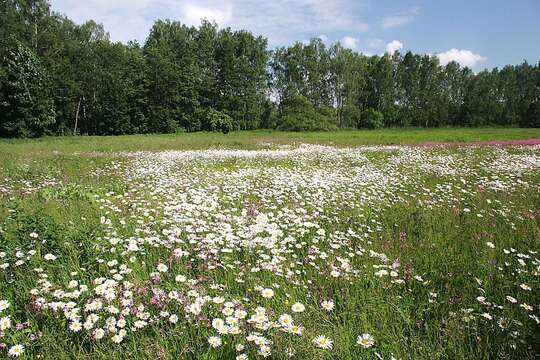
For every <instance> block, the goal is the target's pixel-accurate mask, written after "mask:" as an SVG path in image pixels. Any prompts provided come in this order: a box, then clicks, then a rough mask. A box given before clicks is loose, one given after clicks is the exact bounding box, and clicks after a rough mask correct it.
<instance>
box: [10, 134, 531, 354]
mask: <svg viewBox="0 0 540 360" xmlns="http://www.w3.org/2000/svg"><path fill="white" fill-rule="evenodd" d="M538 137H540V134H538V131H537V130H531V129H474V130H473V129H451V130H448V129H439V130H429V131H420V130H404V131H403V130H400V131H397V130H384V131H380V132H367V131H366V132H338V133H324V134H315V133H314V134H311V133H308V134H303V133H302V134H296V133H295V134H292V133H268V132H259V131H257V132H250V133H234V134H229V135H215V134H181V135H155V136H154V135H152V136H124V137H105V138H99V137H84V138H47V139H40V140H17V141H5V140H4V141H1V142H0V174H1V175H0V300H6V301H7V302H8V303H9V307H7V308H5V304H6V303H3V302H0V327H2V331H3V332H2V333H1V334H0V357H4V356H6V355H7V354H8V351H9V350H10V349H13V346H14V345H16V344H20V345H23V346H24V352H23V353H22V355H21V357H22V358H36V359H37V358H39V359H124V358H134V359H148V358H158V359H236V358H237V357H238V356H239V358H238V359H242V357H241V356H242V354H244V355H246V356H247V357H249V359H255V358H262V357H263V355H265V353H266V352H270V353H271V354H270V355H269V358H272V359H286V358H296V359H373V358H377V357H379V358H383V359H392V358H395V359H535V358H537V357H538V355H539V354H540V347H539V343H538V338H540V325H539V324H538V323H539V322H540V321H539V319H538V316H540V312H539V309H540V292H539V291H538V288H539V286H540V281H539V279H540V277H539V276H540V260H539V258H540V256H539V254H538V251H540V240H539V239H540V227H539V225H540V224H539V219H538V216H539V214H540V195H539V194H540V191H539V190H540V172H539V170H540V149H539V148H538V147H519V146H509V147H485V148H484V147H479V148H409V147H404V148H401V149H395V148H385V147H376V148H369V149H341V148H339V147H327V148H320V147H310V146H308V147H300V148H299V147H297V146H296V145H297V143H298V142H308V143H324V144H335V145H347V146H350V145H358V144H373V143H378V142H380V143H418V142H425V141H444V142H445V141H452V140H455V141H479V140H484V141H485V140H495V139H497V140H503V139H526V138H538ZM269 142H271V143H273V144H296V145H294V146H291V147H287V148H283V147H279V146H276V145H273V146H268V145H267V144H265V143H269ZM217 146H220V147H224V148H229V149H247V150H249V151H226V150H215V151H211V152H208V151H207V152H202V151H201V152H189V151H188V152H184V151H179V152H169V153H160V152H156V153H144V154H136V155H134V154H118V153H117V151H120V150H155V151H158V150H163V149H185V150H190V149H202V148H212V147H217ZM259 148H263V149H265V150H266V151H264V152H259V151H256V149H259ZM94 151H98V152H103V151H105V152H107V153H106V154H97V153H93V152H94ZM263 289H271V290H272V292H273V296H271V297H268V296H266V297H265V295H268V294H267V293H268V291H264V290H263ZM324 301H327V303H326V304H328V302H330V301H331V302H332V304H333V305H334V306H333V308H332V309H324V308H323V307H322V306H321V303H323V302H324ZM295 303H300V304H302V305H303V306H299V305H298V306H296V307H293V304H295ZM302 308H304V309H303V311H298V310H302ZM243 311H245V312H246V314H245V316H244V314H243ZM284 315H286V316H284ZM289 316H290V318H289ZM6 318H9V320H10V322H11V324H9V326H8V323H7V322H6ZM216 319H222V320H223V322H225V325H221V320H216ZM291 319H292V324H293V325H298V327H294V326H289V325H287V320H291ZM79 327H82V328H81V329H79ZM97 329H101V330H97ZM101 331H103V338H101V339H97V338H99V337H100V334H101ZM124 331H125V334H124ZM362 334H369V335H370V336H371V337H372V338H373V340H374V343H373V344H371V343H368V345H369V346H368V345H366V346H362V344H359V343H358V339H357V338H358V336H361V335H362ZM319 336H325V337H327V338H328V339H330V340H331V345H332V346H331V348H328V349H323V348H321V347H319V346H318V345H321V343H320V342H319V343H318V344H317V343H315V342H314V340H315V339H318V340H321V338H319ZM213 337H218V338H219V340H220V342H221V345H219V346H216V347H215V348H214V347H212V346H211V344H209V342H208V340H210V339H212V340H215V341H217V340H216V338H213ZM2 344H4V345H2ZM216 344H217V343H216ZM240 345H242V346H243V349H241V347H240ZM239 349H241V350H239ZM14 350H16V349H14ZM14 350H13V351H14ZM293 354H294V355H293Z"/></svg>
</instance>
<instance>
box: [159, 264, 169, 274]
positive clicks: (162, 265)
mask: <svg viewBox="0 0 540 360" xmlns="http://www.w3.org/2000/svg"><path fill="white" fill-rule="evenodd" d="M157 270H158V271H159V272H162V273H166V272H167V271H168V270H169V268H168V267H167V265H165V264H163V263H159V264H158V265H157Z"/></svg>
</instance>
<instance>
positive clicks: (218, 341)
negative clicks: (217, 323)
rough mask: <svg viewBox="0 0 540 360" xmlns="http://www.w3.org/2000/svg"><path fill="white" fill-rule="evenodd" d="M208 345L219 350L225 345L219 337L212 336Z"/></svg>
mask: <svg viewBox="0 0 540 360" xmlns="http://www.w3.org/2000/svg"><path fill="white" fill-rule="evenodd" d="M208 343H209V344H210V346H211V347H213V348H218V347H220V346H221V344H223V341H221V338H220V337H219V336H210V337H209V338H208Z"/></svg>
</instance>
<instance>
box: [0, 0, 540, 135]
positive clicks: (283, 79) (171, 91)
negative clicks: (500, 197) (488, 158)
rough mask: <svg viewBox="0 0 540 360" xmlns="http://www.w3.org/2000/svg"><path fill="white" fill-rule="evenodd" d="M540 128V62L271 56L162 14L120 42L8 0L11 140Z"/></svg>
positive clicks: (4, 119) (322, 50) (1, 19)
mask: <svg viewBox="0 0 540 360" xmlns="http://www.w3.org/2000/svg"><path fill="white" fill-rule="evenodd" d="M492 125H495V126H525V127H538V126H540V63H539V64H535V65H530V64H528V63H527V62H524V63H522V64H521V65H508V66H505V67H504V68H502V69H497V68H495V69H492V70H484V71H481V72H479V73H477V74H475V73H474V72H473V71H471V69H469V68H467V67H461V66H460V65H459V64H458V63H456V62H451V63H449V64H447V65H445V66H442V65H441V64H440V63H439V61H438V59H437V58H436V57H434V56H430V55H418V54H413V53H411V52H407V53H405V54H401V53H399V52H396V53H394V54H384V55H374V56H366V55H363V54H361V53H357V52H354V51H352V50H350V49H347V48H344V47H343V46H342V45H341V44H339V43H336V44H333V45H331V46H327V45H326V44H325V43H324V42H323V41H322V40H320V39H312V40H311V41H310V42H309V43H300V42H297V43H295V44H293V45H291V46H288V47H279V48H277V49H274V50H273V51H270V50H269V48H268V43H267V40H266V38H264V37H261V36H255V35H253V34H252V33H250V32H249V31H245V30H240V31H235V30H232V29H230V28H224V29H219V28H218V27H217V25H216V24H215V23H211V22H208V21H202V22H201V24H200V26H199V27H193V26H186V25H185V24H181V23H179V22H176V21H170V20H158V21H156V22H155V23H154V25H153V26H152V28H151V30H150V33H149V35H148V37H147V39H146V41H145V43H144V44H143V45H141V44H138V43H137V42H135V41H133V42H130V43H128V44H123V43H119V42H113V41H111V40H110V39H109V36H108V34H107V32H106V31H105V29H104V28H103V26H102V25H100V24H97V23H95V22H94V21H88V22H86V23H84V24H80V25H78V24H75V23H74V22H73V21H71V20H70V19H69V18H67V17H66V16H64V15H61V14H58V13H55V12H52V11H51V9H50V5H49V3H48V1H47V0H4V1H2V2H1V4H0V136H3V137H37V136H41V135H44V134H57V135H64V134H92V135H119V134H135V133H170V132H178V131H199V130H207V131H223V132H228V131H231V130H248V129H259V128H267V129H281V130H293V131H307V130H333V129H338V128H380V127H406V126H416V127H438V126H492Z"/></svg>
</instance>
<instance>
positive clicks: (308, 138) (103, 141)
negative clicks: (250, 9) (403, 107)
mask: <svg viewBox="0 0 540 360" xmlns="http://www.w3.org/2000/svg"><path fill="white" fill-rule="evenodd" d="M538 138H540V129H537V128H526V129H525V128H523V129H521V128H436V129H415V128H407V129H384V130H357V131H356V130H349V131H346V130H344V131H337V132H304V133H297V132H277V131H265V130H257V131H242V132H233V133H230V134H226V135H223V134H219V133H207V132H198V133H185V134H166V135H124V136H82V137H71V136H68V137H45V138H40V139H33V140H19V139H17V140H5V139H4V140H0V154H3V155H4V156H8V155H10V154H28V153H32V154H36V153H40V152H44V153H47V152H52V151H60V152H67V153H72V152H92V151H100V152H111V151H140V150H149V151H159V150H173V149H176V150H183V149H205V148H212V147H227V148H243V149H253V148H258V147H260V146H261V143H274V144H298V143H317V144H333V145H336V146H358V145H379V144H381V145H389V144H418V143H423V142H469V141H488V140H521V139H538Z"/></svg>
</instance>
